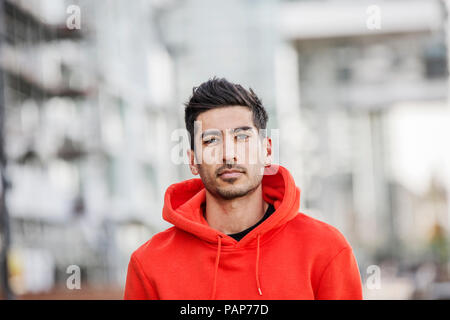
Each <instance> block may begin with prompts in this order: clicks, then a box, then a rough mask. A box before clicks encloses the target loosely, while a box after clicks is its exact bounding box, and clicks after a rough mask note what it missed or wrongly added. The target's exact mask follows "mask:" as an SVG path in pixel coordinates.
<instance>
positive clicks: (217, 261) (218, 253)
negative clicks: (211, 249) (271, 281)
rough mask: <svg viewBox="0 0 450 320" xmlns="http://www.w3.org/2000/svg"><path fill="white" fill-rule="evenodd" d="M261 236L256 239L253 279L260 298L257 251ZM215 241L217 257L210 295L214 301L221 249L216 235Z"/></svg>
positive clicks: (220, 243)
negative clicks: (216, 242) (216, 241)
mask: <svg viewBox="0 0 450 320" xmlns="http://www.w3.org/2000/svg"><path fill="white" fill-rule="evenodd" d="M260 237H261V235H260V234H258V237H257V246H256V268H255V277H256V286H257V289H258V293H259V295H260V296H262V290H261V284H260V282H259V260H260V259H259V256H260V249H259V239H260ZM217 240H218V244H217V255H216V263H215V265H214V282H213V291H212V294H211V299H214V297H215V295H216V285H217V271H218V269H219V260H220V251H221V248H222V237H221V236H219V235H217Z"/></svg>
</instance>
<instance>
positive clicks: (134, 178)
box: [0, 0, 176, 296]
mask: <svg viewBox="0 0 450 320" xmlns="http://www.w3.org/2000/svg"><path fill="white" fill-rule="evenodd" d="M152 10H153V7H152V5H151V3H149V2H148V1H133V2H132V3H124V2H123V1H107V2H96V3H95V4H94V3H93V2H90V1H58V2H55V1H13V0H8V1H4V7H3V12H1V14H2V17H3V18H2V19H4V20H5V26H6V32H5V36H6V39H5V40H6V41H5V42H3V45H2V46H1V54H0V58H1V60H0V62H1V64H0V66H1V68H2V70H3V72H4V75H5V86H4V99H5V119H4V123H5V130H4V135H5V137H6V138H5V149H6V155H7V158H8V163H7V173H8V179H9V181H10V182H11V188H10V189H9V190H8V193H7V194H6V195H7V205H8V209H9V212H10V216H11V218H10V234H11V248H10V255H9V256H10V259H9V260H10V269H11V270H10V272H11V274H12V275H13V276H12V279H11V285H12V287H13V289H14V291H15V293H16V294H24V293H30V292H31V293H32V292H41V291H46V290H47V291H48V290H50V289H51V288H52V287H53V286H55V285H62V286H65V281H66V278H67V277H68V276H69V275H68V274H67V273H66V269H67V267H68V266H69V265H78V266H79V267H80V268H81V270H82V272H81V274H82V280H83V283H85V284H87V285H89V286H94V287H95V286H101V285H103V286H106V285H113V286H114V285H115V286H118V287H123V285H124V281H125V273H126V267H127V264H128V260H129V256H130V254H131V251H132V250H134V249H135V248H136V245H137V244H140V243H143V242H144V241H146V240H147V239H148V238H149V237H150V235H151V234H152V233H154V232H155V231H156V230H158V229H159V228H161V225H162V222H161V218H160V216H161V215H160V212H161V208H162V207H161V201H160V199H161V198H162V197H163V194H162V192H163V191H162V190H164V189H165V187H166V186H167V185H168V184H169V183H170V182H172V181H173V180H174V176H173V175H171V174H172V173H176V170H173V168H171V163H170V162H169V161H167V158H166V154H167V153H168V152H169V147H170V143H171V141H170V134H169V128H170V130H172V127H174V126H175V125H174V124H172V122H173V118H172V117H171V113H170V110H168V109H169V108H173V105H172V101H171V99H172V97H171V95H172V93H171V87H172V86H171V72H172V71H171V64H170V60H168V56H167V52H166V50H165V48H164V47H163V46H162V45H161V44H160V41H159V39H158V35H157V33H156V31H155V30H156V28H155V27H154V26H155V19H153V12H152ZM77 14H81V16H78V17H77ZM77 18H79V21H78V22H79V23H80V24H79V26H78V27H76V26H75V27H74V28H72V26H73V24H74V22H77V21H75V20H74V19H77ZM130 19H132V20H133V25H132V26H131V25H130ZM69 26H70V27H69ZM136 30H138V31H139V32H136ZM38 265H41V266H42V267H41V268H37V267H36V266H38ZM30 268H31V269H30ZM69 296H70V293H69Z"/></svg>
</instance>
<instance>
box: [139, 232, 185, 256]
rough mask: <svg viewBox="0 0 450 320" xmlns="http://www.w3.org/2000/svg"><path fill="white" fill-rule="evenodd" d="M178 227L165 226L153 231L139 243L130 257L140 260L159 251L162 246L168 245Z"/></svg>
mask: <svg viewBox="0 0 450 320" xmlns="http://www.w3.org/2000/svg"><path fill="white" fill-rule="evenodd" d="M177 231H178V229H177V228H176V227H174V226H173V227H170V228H167V229H166V230H164V231H161V232H158V233H155V234H154V235H153V236H152V237H151V238H150V239H149V240H148V241H146V242H145V243H143V244H142V245H140V246H139V247H138V248H137V249H136V250H134V252H133V253H132V257H134V258H137V259H138V260H142V258H143V257H144V256H145V257H146V258H148V257H149V256H151V255H152V254H153V253H155V252H158V251H160V250H161V249H163V248H166V247H168V246H169V245H170V244H171V243H172V242H173V239H174V237H175V236H176V234H177Z"/></svg>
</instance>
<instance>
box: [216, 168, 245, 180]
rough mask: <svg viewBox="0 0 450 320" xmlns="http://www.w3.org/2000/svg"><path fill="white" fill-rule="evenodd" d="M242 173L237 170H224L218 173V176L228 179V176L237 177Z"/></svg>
mask: <svg viewBox="0 0 450 320" xmlns="http://www.w3.org/2000/svg"><path fill="white" fill-rule="evenodd" d="M241 175H242V171H239V170H224V171H222V172H221V173H220V174H219V177H221V178H222V179H229V178H237V177H239V176H241Z"/></svg>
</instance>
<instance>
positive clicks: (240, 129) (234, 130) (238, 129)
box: [233, 126, 253, 133]
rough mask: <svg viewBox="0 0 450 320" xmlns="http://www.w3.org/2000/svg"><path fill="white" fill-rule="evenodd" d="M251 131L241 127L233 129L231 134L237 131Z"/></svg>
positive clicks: (250, 128)
mask: <svg viewBox="0 0 450 320" xmlns="http://www.w3.org/2000/svg"><path fill="white" fill-rule="evenodd" d="M252 129H253V128H252V127H249V126H242V127H237V128H234V129H233V132H234V133H236V132H239V131H248V130H252Z"/></svg>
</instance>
